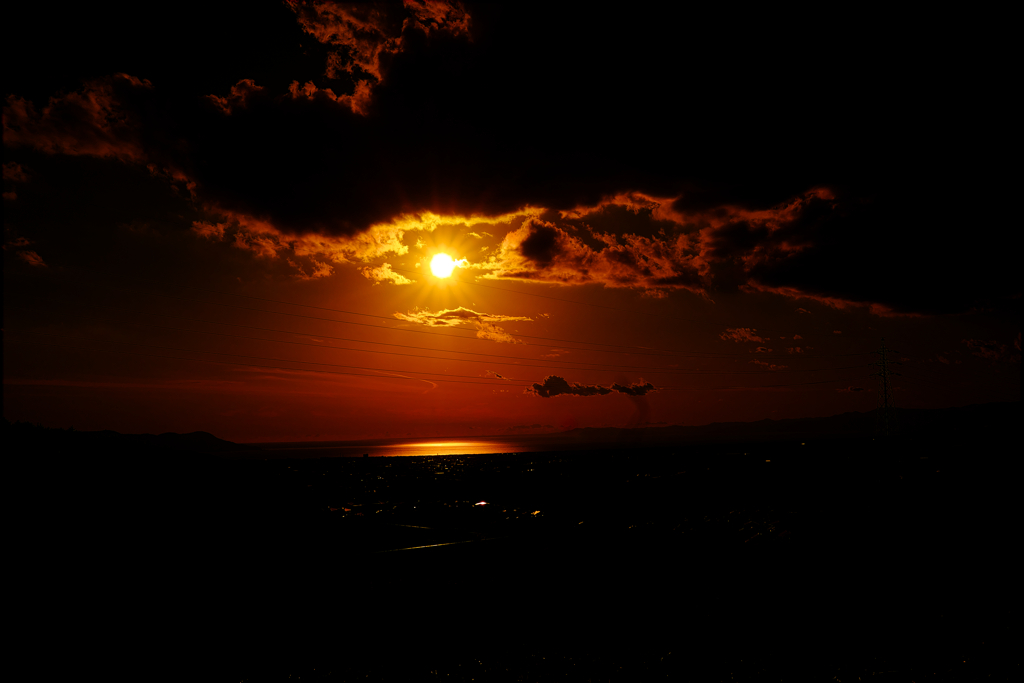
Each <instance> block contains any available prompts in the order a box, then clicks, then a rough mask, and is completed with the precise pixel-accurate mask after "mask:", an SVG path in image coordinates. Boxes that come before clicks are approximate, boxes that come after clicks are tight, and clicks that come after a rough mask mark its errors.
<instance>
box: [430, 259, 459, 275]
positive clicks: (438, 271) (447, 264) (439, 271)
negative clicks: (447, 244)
mask: <svg viewBox="0 0 1024 683" xmlns="http://www.w3.org/2000/svg"><path fill="white" fill-rule="evenodd" d="M455 265H456V263H455V261H453V260H452V257H451V256H449V255H448V254H438V255H436V256H435V257H434V258H432V259H431V260H430V272H431V273H433V274H434V275H435V276H437V277H451V275H452V271H453V270H455Z"/></svg>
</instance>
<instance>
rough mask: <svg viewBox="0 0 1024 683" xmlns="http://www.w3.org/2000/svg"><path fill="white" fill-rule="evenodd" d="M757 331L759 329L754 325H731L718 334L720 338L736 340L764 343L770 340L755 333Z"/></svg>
mask: <svg viewBox="0 0 1024 683" xmlns="http://www.w3.org/2000/svg"><path fill="white" fill-rule="evenodd" d="M755 332H757V329H756V328H753V327H729V328H726V330H725V332H722V333H721V334H720V335H718V338H719V339H724V340H725V341H734V342H741V341H749V342H760V343H764V342H766V341H768V340H767V339H765V338H764V337H759V336H758V335H756V334H754V333H755Z"/></svg>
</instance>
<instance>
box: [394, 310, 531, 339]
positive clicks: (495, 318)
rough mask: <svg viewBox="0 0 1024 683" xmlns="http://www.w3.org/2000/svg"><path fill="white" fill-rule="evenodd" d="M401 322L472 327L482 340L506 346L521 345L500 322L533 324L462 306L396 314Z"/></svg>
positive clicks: (521, 319) (522, 319) (522, 317)
mask: <svg viewBox="0 0 1024 683" xmlns="http://www.w3.org/2000/svg"><path fill="white" fill-rule="evenodd" d="M394 315H395V317H396V318H398V319H399V320H406V321H408V322H413V323H418V324H420V325H427V326H428V327H457V326H459V325H472V326H474V327H475V328H476V330H477V332H476V336H477V337H478V338H480V339H490V340H492V341H497V342H503V343H506V344H521V343H523V342H522V341H521V340H519V339H516V338H515V337H513V336H512V335H510V334H509V333H508V332H506V331H505V330H504V329H502V328H501V327H498V326H497V325H495V323H499V322H531V321H532V319H531V318H527V317H525V316H516V315H500V314H495V313H478V312H476V311H472V310H470V309H468V308H464V307H462V306H460V307H458V308H456V309H447V308H446V309H442V310H440V311H437V312H435V313H432V312H430V311H427V310H422V311H421V310H417V311H410V312H409V313H395V314H394Z"/></svg>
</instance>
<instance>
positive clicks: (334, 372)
mask: <svg viewBox="0 0 1024 683" xmlns="http://www.w3.org/2000/svg"><path fill="white" fill-rule="evenodd" d="M11 341H15V342H16V341H17V340H11ZM33 344H35V345H38V346H49V347H53V348H61V349H71V350H74V351H81V350H82V349H81V348H79V347H75V346H68V345H66V344H54V343H47V342H33ZM99 350H100V351H107V352H109V353H118V354H121V355H129V356H141V357H144V358H161V359H169V360H182V361H192V362H198V363H212V364H215V365H232V366H239V367H248V368H263V369H270V370H289V371H292V372H312V373H317V374H327V375H344V376H350V377H370V378H374V379H407V380H412V381H417V382H428V383H429V382H446V383H449V384H476V385H483V386H491V387H495V386H497V387H503V386H504V387H524V388H525V387H528V386H532V384H529V385H528V384H512V383H507V384H506V383H504V382H502V381H499V382H498V383H494V382H468V381H466V380H459V379H442V378H436V377H435V378H434V379H422V378H419V377H402V376H401V375H398V374H396V373H397V372H406V371H404V370H403V371H393V370H389V371H382V372H387V373H388V374H385V375H368V374H365V373H355V372H341V371H337V370H316V369H313V368H289V367H284V366H279V365H258V364H255V363H238V362H233V361H220V360H209V359H206V358H182V357H180V356H164V355H158V354H152V353H139V352H135V351H121V350H117V351H115V350H112V349H99ZM200 353H205V352H200ZM286 362H300V361H286ZM852 379H856V378H854V377H839V378H835V379H830V380H818V381H814V382H794V383H789V384H765V385H760V386H727V387H673V386H660V387H657V388H656V390H657V391H662V390H665V391H721V390H732V389H773V388H779V387H798V386H810V385H815V384H833V383H835V382H848V381H850V380H852Z"/></svg>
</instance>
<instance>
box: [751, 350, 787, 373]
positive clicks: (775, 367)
mask: <svg viewBox="0 0 1024 683" xmlns="http://www.w3.org/2000/svg"><path fill="white" fill-rule="evenodd" d="M768 350H769V351H771V349H768ZM750 362H751V363H753V364H754V365H760V366H761V367H763V368H764V369H765V370H784V369H785V368H788V367H789V366H788V365H776V364H775V363H766V362H765V361H763V360H756V359H755V360H752V361H750Z"/></svg>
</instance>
